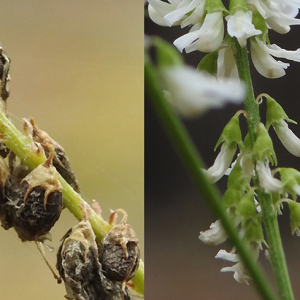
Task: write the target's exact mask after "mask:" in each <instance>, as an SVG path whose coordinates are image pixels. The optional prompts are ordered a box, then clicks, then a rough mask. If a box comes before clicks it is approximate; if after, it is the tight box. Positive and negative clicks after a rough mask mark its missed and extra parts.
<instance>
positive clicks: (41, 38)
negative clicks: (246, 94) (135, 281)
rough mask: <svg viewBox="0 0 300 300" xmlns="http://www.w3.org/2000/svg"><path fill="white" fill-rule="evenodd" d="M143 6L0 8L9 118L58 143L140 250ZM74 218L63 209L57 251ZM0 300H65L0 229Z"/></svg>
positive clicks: (34, 258)
mask: <svg viewBox="0 0 300 300" xmlns="http://www.w3.org/2000/svg"><path fill="white" fill-rule="evenodd" d="M143 17H144V16H143V2H142V1H141V0H126V1H119V0H109V1H108V0H97V1H80V0H72V1H70V0H65V1H58V0H52V1H45V0H29V1H28V0H24V1H16V0H10V1H0V32H1V34H0V42H1V44H2V46H3V47H4V48H5V49H6V50H7V52H8V54H9V56H10V58H11V60H12V65H11V82H10V90H11V96H10V98H9V99H8V109H9V113H10V117H11V119H12V121H13V123H14V124H16V125H17V127H18V128H20V129H21V128H22V118H23V117H33V118H34V120H35V121H36V123H37V125H38V126H39V127H40V128H41V129H43V130H45V131H46V132H47V133H48V134H49V135H50V136H51V137H52V138H54V139H55V140H56V141H57V142H58V143H60V144H61V145H62V146H63V147H64V149H65V150H66V152H67V155H68V157H69V159H70V160H71V163H72V167H73V170H74V172H75V174H76V175H77V178H78V181H79V184H80V187H81V191H82V196H83V198H84V199H86V200H87V201H88V202H89V203H91V201H92V199H96V200H97V201H98V202H99V203H100V205H101V207H102V210H103V216H104V217H105V218H108V216H109V209H116V208H123V209H125V210H126V211H127V212H128V214H129V220H128V222H129V223H130V224H131V225H132V226H133V228H134V229H135V231H136V234H137V236H138V238H139V241H140V246H141V250H142V257H144V255H143V253H144V252H143V251H144V246H143V245H144V113H143V111H144V107H143V100H142V99H143V98H142V97H143V65H142V62H143ZM76 223H77V220H76V219H75V218H74V217H73V216H72V215H71V214H70V213H69V212H68V211H67V210H64V212H63V213H62V215H61V217H60V219H59V221H58V223H57V224H56V226H55V227H54V228H53V229H52V231H51V233H52V237H53V241H52V242H51V243H50V244H51V246H53V247H54V248H55V251H54V252H53V253H50V252H49V251H47V250H46V255H47V257H48V260H49V262H50V264H51V265H52V266H54V265H55V262H56V250H57V248H58V246H59V240H60V238H61V237H62V236H63V235H64V234H65V232H66V231H67V230H68V229H69V228H70V227H71V226H73V225H74V224H76ZM0 239H1V247H0V293H1V299H7V300H14V299H22V300H26V299H43V300H47V299H51V300H53V299H64V295H65V289H64V285H63V284H62V285H58V284H56V281H55V280H54V279H53V277H52V274H51V273H50V271H49V270H48V268H47V266H46V265H45V263H44V262H43V260H42V258H41V255H40V254H39V252H38V250H37V249H36V246H35V244H34V243H22V242H21V241H20V240H19V239H18V237H17V235H16V233H15V232H14V230H13V229H10V230H9V231H5V230H4V229H2V228H0Z"/></svg>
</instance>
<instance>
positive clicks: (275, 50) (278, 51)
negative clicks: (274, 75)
mask: <svg viewBox="0 0 300 300" xmlns="http://www.w3.org/2000/svg"><path fill="white" fill-rule="evenodd" d="M261 43H262V42H261ZM265 46H266V47H267V49H268V50H267V51H268V52H269V53H270V54H271V55H273V56H276V57H282V58H286V59H290V60H293V61H297V62H300V48H299V49H297V50H295V51H289V50H285V49H282V48H280V47H279V46H277V45H275V44H272V45H265Z"/></svg>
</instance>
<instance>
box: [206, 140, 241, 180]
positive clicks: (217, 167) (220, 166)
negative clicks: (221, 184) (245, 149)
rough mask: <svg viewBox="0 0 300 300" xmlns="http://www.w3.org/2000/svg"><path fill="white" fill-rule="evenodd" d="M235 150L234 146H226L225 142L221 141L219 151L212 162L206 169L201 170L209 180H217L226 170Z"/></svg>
mask: <svg viewBox="0 0 300 300" xmlns="http://www.w3.org/2000/svg"><path fill="white" fill-rule="evenodd" d="M235 152H236V147H228V145H227V144H226V143H223V145H222V147H221V151H220V153H219V154H218V156H217V158H216V160H215V162H214V164H213V165H212V166H211V167H210V168H209V169H207V170H203V172H205V174H206V175H207V176H208V179H209V181H210V182H212V183H214V182H217V181H218V180H219V179H220V178H221V177H222V176H223V175H225V173H226V171H227V170H228V168H229V166H230V164H231V162H232V159H233V157H234V154H235Z"/></svg>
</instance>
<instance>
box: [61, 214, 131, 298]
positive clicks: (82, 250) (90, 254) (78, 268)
mask: <svg viewBox="0 0 300 300" xmlns="http://www.w3.org/2000/svg"><path fill="white" fill-rule="evenodd" d="M56 268H57V269H58V271H59V274H60V276H61V277H62V279H63V280H64V282H65V286H66V291H67V295H66V296H65V297H66V298H67V299H76V300H122V299H125V300H130V299H132V297H131V296H130V294H129V293H128V290H127V289H125V291H123V289H122V286H121V284H120V283H119V282H115V281H111V280H109V279H107V278H105V276H104V275H103V273H102V270H101V264H100V263H99V260H98V247H97V244H96V241H95V235H94V232H93V230H92V228H91V225H90V223H89V221H87V220H86V218H84V220H82V221H81V222H80V223H79V224H78V225H76V226H74V227H73V228H72V229H70V230H69V231H68V232H67V234H66V235H65V236H64V237H63V241H62V244H61V246H60V248H59V249H58V253H57V265H56Z"/></svg>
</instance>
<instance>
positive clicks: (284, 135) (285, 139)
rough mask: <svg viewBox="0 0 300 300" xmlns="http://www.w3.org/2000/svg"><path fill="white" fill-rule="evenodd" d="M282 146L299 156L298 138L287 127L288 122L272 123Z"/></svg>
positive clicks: (299, 140)
mask: <svg viewBox="0 0 300 300" xmlns="http://www.w3.org/2000/svg"><path fill="white" fill-rule="evenodd" d="M273 127H274V130H275V131H276V134H277V135H278V137H279V139H280V141H281V143H282V144H283V146H284V147H285V148H286V149H287V150H288V151H289V152H290V153H292V154H293V155H295V156H297V157H300V139H299V138H298V137H297V136H296V135H295V134H294V133H293V131H292V130H290V129H289V126H288V124H287V123H286V122H285V121H282V123H281V125H280V124H275V125H273Z"/></svg>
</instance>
